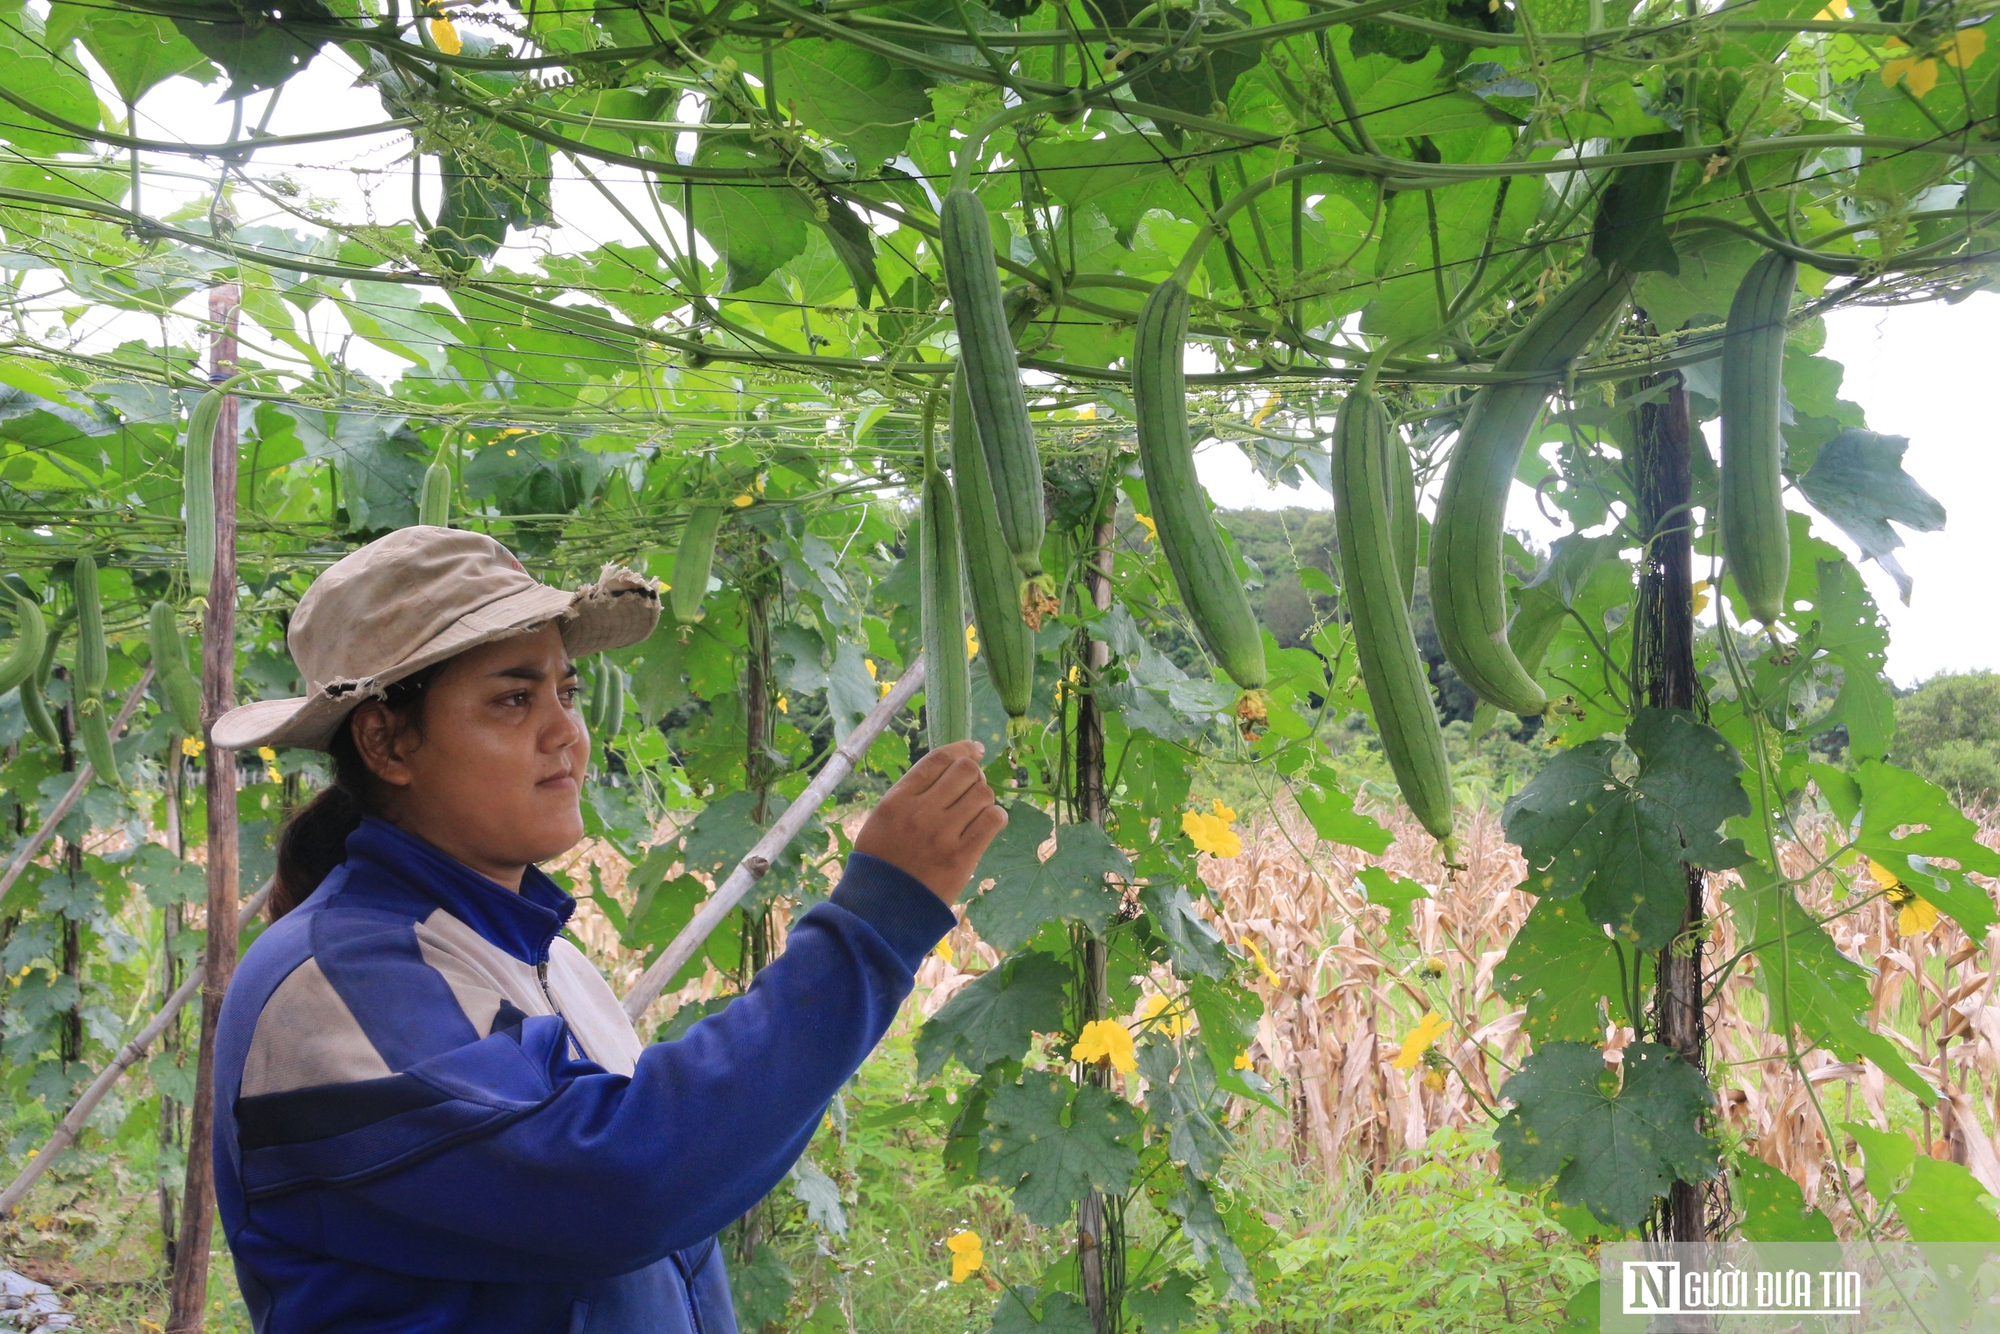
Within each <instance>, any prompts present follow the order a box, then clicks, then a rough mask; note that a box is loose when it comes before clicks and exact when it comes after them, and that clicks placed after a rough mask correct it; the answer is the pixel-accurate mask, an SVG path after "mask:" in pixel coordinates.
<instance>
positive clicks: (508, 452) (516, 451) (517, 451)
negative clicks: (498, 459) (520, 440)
mask: <svg viewBox="0 0 2000 1334" xmlns="http://www.w3.org/2000/svg"><path fill="white" fill-rule="evenodd" d="M518 453H520V451H519V450H517V449H510V450H508V451H507V457H508V458H510V459H511V458H513V457H514V456H515V455H516V454H518Z"/></svg>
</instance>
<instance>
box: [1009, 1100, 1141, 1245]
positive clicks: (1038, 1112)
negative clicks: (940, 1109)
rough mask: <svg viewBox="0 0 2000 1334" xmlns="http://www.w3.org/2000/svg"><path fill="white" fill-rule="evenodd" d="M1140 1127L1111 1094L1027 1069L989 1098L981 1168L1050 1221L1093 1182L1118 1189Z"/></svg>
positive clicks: (1128, 1172)
mask: <svg viewBox="0 0 2000 1334" xmlns="http://www.w3.org/2000/svg"><path fill="white" fill-rule="evenodd" d="M1139 1126H1140V1119H1139V1113H1138V1112H1137V1111H1136V1110H1134V1109H1133V1107H1132V1105H1131V1104H1130V1103H1128V1102H1126V1101H1124V1100H1123V1099H1121V1098H1119V1097H1117V1096H1116V1095H1115V1094H1112V1093H1109V1092H1107V1091H1105V1090H1104V1089H1101V1088H1097V1087H1096V1086H1094V1085H1089V1084H1086V1085H1084V1086H1082V1087H1080V1088H1079V1087H1078V1086H1077V1085H1075V1084H1072V1083H1070V1082H1069V1081H1068V1080H1067V1079H1064V1078H1063V1077H1061V1076H1060V1075H1056V1074H1053V1073H1050V1072H1048V1071H1043V1070H1030V1071H1028V1072H1027V1073H1026V1074H1025V1075H1023V1076H1022V1077H1021V1082H1020V1083H1018V1084H1007V1085H1003V1086H1002V1087H1000V1088H999V1089H997V1090H995V1091H994V1094H993V1098H992V1100H991V1101H990V1102H988V1103H987V1104H986V1129H984V1130H983V1131H981V1132H980V1135H979V1174H980V1175H981V1176H983V1177H985V1178H987V1179H988V1180H990V1181H997V1182H999V1183H1000V1184H1001V1185H1003V1186H1006V1187H1007V1188H1008V1189H1010V1190H1012V1191H1013V1192H1014V1207H1015V1208H1016V1209H1017V1210H1019V1211H1020V1212H1021V1213H1023V1214H1025V1215H1027V1217H1028V1218H1030V1219H1031V1220H1033V1221H1034V1222H1037V1223H1040V1224H1042V1225H1043V1226H1044V1227H1055V1226H1057V1225H1058V1224H1061V1223H1063V1222H1065V1221H1067V1220H1068V1218H1069V1215H1070V1211H1071V1210H1072V1209H1074V1208H1075V1207H1076V1202H1077V1201H1078V1200H1080V1199H1082V1198H1083V1196H1084V1193H1085V1192H1086V1191H1088V1190H1089V1189H1090V1188H1091V1187H1092V1186H1095V1187H1097V1189H1099V1190H1101V1191H1106V1192H1113V1193H1115V1192H1118V1191H1122V1190H1124V1189H1125V1188H1126V1187H1127V1186H1129V1185H1130V1184H1131V1182H1132V1173H1133V1172H1134V1171H1135V1170H1136V1169H1137V1168H1138V1166H1139V1154H1138V1151H1137V1150H1136V1149H1135V1148H1134V1147H1133V1145H1134V1144H1135V1143H1136V1141H1137V1137H1138V1134H1139Z"/></svg>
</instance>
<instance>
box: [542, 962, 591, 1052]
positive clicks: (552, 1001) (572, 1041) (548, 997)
mask: <svg viewBox="0 0 2000 1334" xmlns="http://www.w3.org/2000/svg"><path fill="white" fill-rule="evenodd" d="M535 980H536V981H537V982H539V983H541V984H542V999H543V1000H545V1001H547V1002H548V1003H549V1013H550V1014H553V1015H554V1016H555V1017H556V1018H558V1019H560V1020H562V1021H563V1033H564V1035H565V1036H567V1037H568V1038H569V1048H570V1050H571V1051H573V1052H575V1053H576V1058H577V1059H578V1060H579V1061H587V1060H589V1059H590V1053H589V1052H587V1051H585V1050H584V1049H583V1043H582V1042H581V1041H580V1040H578V1038H577V1036H576V1030H575V1029H573V1028H571V1027H570V1024H569V1016H568V1015H566V1014H564V1013H563V1012H562V1006H560V1005H558V1004H556V995H555V993H554V992H553V991H550V990H549V961H548V960H547V959H544V960H542V961H541V962H540V963H538V964H536V965H535Z"/></svg>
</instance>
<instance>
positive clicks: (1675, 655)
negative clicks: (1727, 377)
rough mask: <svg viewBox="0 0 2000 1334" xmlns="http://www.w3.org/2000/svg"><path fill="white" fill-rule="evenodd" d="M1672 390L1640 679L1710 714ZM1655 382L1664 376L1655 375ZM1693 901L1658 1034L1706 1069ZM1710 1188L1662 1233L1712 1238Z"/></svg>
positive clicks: (1649, 468)
mask: <svg viewBox="0 0 2000 1334" xmlns="http://www.w3.org/2000/svg"><path fill="white" fill-rule="evenodd" d="M1663 378H1664V379H1665V380H1666V381H1667V382H1668V388H1667V392H1666V396H1665V397H1664V398H1663V399H1660V400H1658V401H1656V402H1651V403H1644V404H1641V405H1640V407H1639V409H1638V412H1637V415H1636V421H1635V425H1636V426H1637V431H1636V434H1637V437H1638V439H1637V442H1636V443H1637V449H1636V450H1635V451H1634V461H1633V462H1634V473H1635V477H1634V482H1635V486H1634V490H1635V492H1636V499H1637V501H1638V514H1637V516H1636V517H1637V519H1638V526H1639V531H1640V532H1642V533H1644V534H1646V535H1647V538H1648V541H1647V547H1646V551H1645V553H1644V555H1643V557H1642V559H1641V561H1640V567H1639V603H1638V627H1637V629H1638V633H1637V635H1636V637H1635V639H1634V652H1635V653H1637V654H1638V656H1639V660H1638V669H1639V670H1638V682H1639V684H1640V685H1641V686H1642V687H1643V689H1644V691H1645V703H1646V704H1647V705H1649V706H1650V707H1652V708H1660V709H1687V710H1690V711H1692V712H1693V713H1694V714H1695V715H1696V716H1697V717H1699V718H1703V719H1704V720H1705V719H1706V716H1707V712H1708V710H1707V701H1706V700H1705V699H1704V698H1703V697H1702V691H1701V683H1700V681H1699V679H1698V678H1697V677H1696V676H1695V669H1694V560H1693V551H1694V548H1693V526H1694V511H1693V508H1692V506H1691V504H1690V499H1691V496H1692V493H1693V474H1692V471H1691V465H1690V458H1691V454H1690V450H1691V449H1692V448H1693V447H1694V436H1693V433H1694V430H1695V427H1694V425H1693V423H1692V422H1691V421H1690V420H1689V418H1688V405H1687V393H1686V391H1685V390H1684V389H1683V388H1682V386H1681V378H1680V374H1679V372H1677V371H1668V372H1667V373H1666V375H1665V376H1664V377H1663ZM1645 383H1646V384H1647V385H1648V386H1651V385H1654V384H1656V383H1657V381H1654V380H1650V379H1649V380H1648V381H1646V382H1645ZM1685 869H1686V872H1687V908H1686V912H1685V915H1684V916H1683V918H1682V925H1681V930H1680V933H1679V935H1678V936H1676V937H1675V939H1674V940H1673V941H1672V942H1670V943H1669V944H1668V946H1667V947H1666V948H1665V949H1663V950H1661V951H1660V953H1659V956H1658V958H1657V959H1656V960H1655V976H1654V993H1653V1015H1652V1023H1653V1034H1654V1037H1655V1039H1656V1040H1657V1041H1659V1042H1660V1043H1662V1044H1663V1045H1665V1046H1668V1047H1671V1048H1673V1050H1674V1051H1675V1052H1676V1053H1677V1054H1678V1055H1679V1056H1680V1058H1681V1059H1682V1060H1683V1061H1686V1062H1687V1063H1688V1064H1689V1065H1691V1066H1693V1067H1694V1068H1695V1069H1696V1070H1703V1069H1706V1067H1707V1046H1708V1029H1707V1025H1706V1023H1705V1022H1704V1015H1703V1012H1702V986H1701V974H1702V948H1701V930H1702V925H1703V914H1704V912H1705V909H1704V906H1703V896H1704V894H1705V892H1706V889H1707V883H1708V882H1707V877H1706V876H1705V875H1704V874H1703V872H1702V871H1701V870H1700V869H1699V868H1697V867H1693V866H1689V867H1686V868H1685ZM1708 1215H1709V1209H1708V1190H1707V1188H1706V1187H1705V1186H1703V1185H1702V1184H1700V1183H1694V1184H1690V1183H1688V1182H1685V1181H1676V1182H1675V1183H1674V1184H1673V1187H1672V1189H1671V1190H1670V1192H1669V1193H1668V1196H1667V1199H1666V1202H1665V1204H1664V1206H1662V1208H1661V1209H1660V1211H1659V1220H1658V1228H1657V1232H1658V1235H1657V1237H1656V1239H1657V1240H1659V1241H1666V1242H1699V1241H1706V1240H1708V1237H1709V1218H1708Z"/></svg>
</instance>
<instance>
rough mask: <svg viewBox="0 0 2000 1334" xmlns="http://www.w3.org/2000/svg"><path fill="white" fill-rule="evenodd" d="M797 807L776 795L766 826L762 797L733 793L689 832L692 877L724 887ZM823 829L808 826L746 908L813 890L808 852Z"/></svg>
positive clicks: (685, 852)
mask: <svg viewBox="0 0 2000 1334" xmlns="http://www.w3.org/2000/svg"><path fill="white" fill-rule="evenodd" d="M789 805H791V802H790V801H789V800H787V799H786V798H784V797H780V796H777V795H775V794H773V795H771V796H768V797H766V798H765V800H764V823H763V824H759V823H758V822H757V820H756V819H755V818H754V817H755V815H756V810H757V794H756V793H754V792H731V793H729V794H727V795H726V796H722V797H719V798H717V799H716V800H714V801H712V802H710V803H709V804H708V806H707V807H706V808H704V809H703V811H702V813H701V814H700V815H697V816H696V817H695V819H694V823H693V824H692V825H690V826H688V830H687V833H686V835H685V836H684V837H683V840H682V843H681V856H682V858H683V860H684V862H685V863H686V866H687V869H688V871H689V872H691V873H692V872H699V873H702V874H705V875H707V876H708V877H709V878H710V879H711V880H713V881H714V882H715V883H716V884H718V885H720V884H721V883H722V882H723V880H724V879H725V878H726V877H727V876H728V875H729V873H730V872H731V871H734V870H735V869H736V864H737V863H738V862H740V861H742V860H743V859H744V858H745V857H747V856H748V855H749V854H750V849H751V848H753V847H755V846H756V845H757V840H758V839H760V838H762V837H763V836H764V830H765V829H766V828H768V827H769V825H770V823H771V822H773V821H775V820H776V819H777V818H778V817H779V816H781V815H783V814H784V813H785V808H786V807H787V806H789ZM820 828H821V826H820V823H819V817H818V816H813V817H812V818H811V819H809V820H807V822H806V831H807V832H805V833H802V834H801V835H800V836H799V837H798V838H795V839H793V840H792V841H791V842H790V843H788V844H786V845H785V847H784V850H783V851H781V852H780V853H779V854H778V855H777V856H776V857H775V858H774V859H772V862H771V868H770V869H769V870H768V871H766V872H764V875H763V877H762V878H761V879H760V880H758V882H757V887H756V888H755V889H753V890H751V891H750V894H749V895H748V896H747V897H746V898H745V899H744V902H745V904H746V905H752V906H753V907H754V905H756V904H760V903H768V902H770V901H771V900H772V899H773V898H776V897H777V896H779V895H798V894H801V893H805V892H807V890H808V889H809V888H810V887H808V886H807V885H806V883H805V879H804V877H805V849H806V848H807V847H808V846H810V845H812V844H813V843H814V841H815V838H816V837H823V835H816V834H815V832H814V831H817V830H819V829H820ZM810 896H811V897H814V898H817V897H818V896H819V895H818V891H817V889H812V890H811V893H810Z"/></svg>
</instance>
